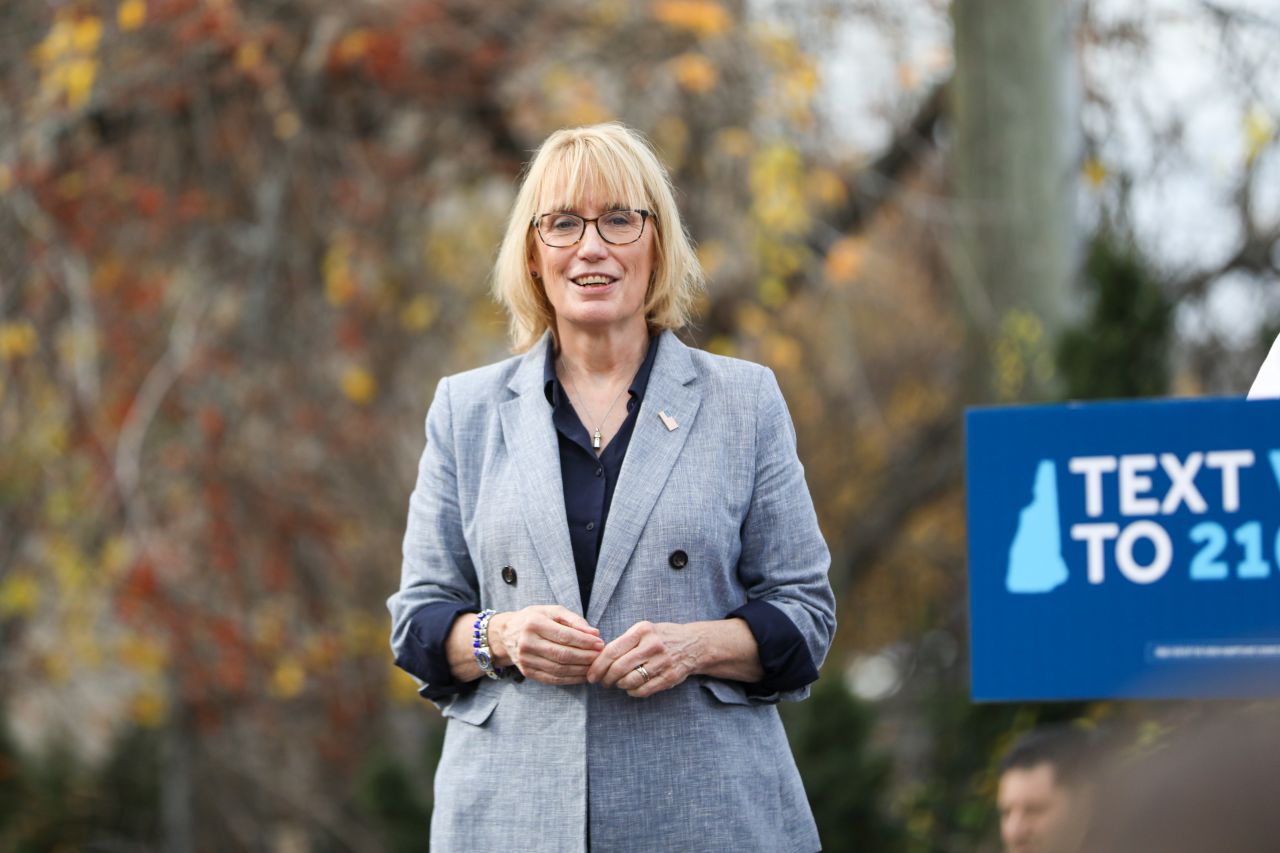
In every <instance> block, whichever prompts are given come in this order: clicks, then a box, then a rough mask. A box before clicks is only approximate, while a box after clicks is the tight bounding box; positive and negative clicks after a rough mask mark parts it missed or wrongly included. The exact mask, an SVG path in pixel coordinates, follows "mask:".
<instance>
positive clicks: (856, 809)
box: [783, 673, 903, 853]
mask: <svg viewBox="0 0 1280 853" xmlns="http://www.w3.org/2000/svg"><path fill="white" fill-rule="evenodd" d="M783 720H784V722H785V723H786V724H787V735H788V738H789V739H790V741H791V749H792V752H793V753H794V754H795V758H796V764H797V766H799V768H800V773H801V774H802V775H803V776H804V783H805V791H806V793H807V794H808V795H809V803H810V805H811V806H812V808H813V816H814V818H815V820H817V822H818V833H819V835H820V836H821V838H822V849H823V850H826V851H829V853H841V852H842V851H852V850H857V851H891V850H900V849H902V840H903V835H902V828H901V827H900V826H898V825H897V824H896V823H895V822H894V821H893V819H892V818H890V817H889V816H888V813H887V808H886V806H887V803H886V802H885V800H886V797H887V796H888V792H889V782H890V777H891V773H892V765H891V762H890V759H889V757H888V756H887V755H883V754H879V753H877V752H875V751H874V747H873V746H872V743H871V737H872V729H873V720H874V715H873V714H872V713H871V711H870V709H869V708H867V707H866V706H864V705H861V704H859V703H858V702H857V701H856V700H855V699H854V698H853V697H852V696H851V695H849V691H848V690H847V689H846V687H845V685H844V683H843V681H842V680H841V678H840V677H839V674H838V673H828V674H827V675H825V676H824V677H822V678H821V679H819V680H818V682H817V684H815V685H814V686H813V691H812V694H811V695H810V697H809V699H808V701H806V702H803V703H800V704H798V705H787V706H784V708H783Z"/></svg>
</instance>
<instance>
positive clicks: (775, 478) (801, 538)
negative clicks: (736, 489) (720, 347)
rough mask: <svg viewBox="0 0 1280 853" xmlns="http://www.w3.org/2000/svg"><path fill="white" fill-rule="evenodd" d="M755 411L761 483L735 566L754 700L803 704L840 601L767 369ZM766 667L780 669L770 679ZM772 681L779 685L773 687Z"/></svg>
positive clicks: (777, 390)
mask: <svg viewBox="0 0 1280 853" xmlns="http://www.w3.org/2000/svg"><path fill="white" fill-rule="evenodd" d="M755 410H756V437H755V455H756V480H755V483H754V487H753V490H752V496H751V505H750V508H749V509H748V511H747V515H746V518H745V520H744V521H743V525H742V533H741V536H742V556H741V558H740V560H739V562H738V577H739V580H740V581H741V583H742V584H743V586H744V588H745V589H746V593H747V600H748V606H749V607H752V610H751V611H749V616H744V617H743V618H745V619H746V621H747V624H748V626H750V627H751V630H752V633H753V634H755V635H756V641H757V643H758V644H760V646H761V664H762V665H764V666H765V679H766V682H761V683H760V684H757V685H755V686H754V687H753V688H752V690H751V693H752V694H753V695H756V696H758V695H759V694H762V693H772V694H776V697H774V698H773V701H776V700H777V699H784V700H799V699H803V698H805V697H806V696H808V693H809V688H808V684H809V683H812V681H813V680H815V679H816V677H817V670H818V667H820V666H822V662H823V660H825V659H826V655H827V650H828V649H829V648H830V645H831V640H832V637H833V636H834V635H835V627H836V620H835V596H834V595H833V594H832V591H831V584H830V582H829V580H828V577H827V573H828V570H829V569H830V567H831V554H830V551H828V549H827V543H826V541H825V540H824V539H823V537H822V531H821V530H820V529H819V528H818V517H817V513H816V512H815V511H814V508H813V499H812V498H811V497H810V496H809V488H808V485H807V484H806V483H805V479H804V466H803V465H801V464H800V458H799V456H797V454H796V434H795V428H794V426H793V425H792V423H791V415H790V414H789V413H788V411H787V405H786V402H785V400H783V397H782V391H781V389H780V388H779V387H778V382H777V380H776V379H775V378H774V375H773V371H771V370H769V369H767V368H765V369H763V370H762V371H761V374H760V382H759V385H758V390H757V398H756V406H755ZM757 603H764V604H767V605H769V606H771V607H772V608H773V609H774V610H776V611H777V612H778V614H779V615H780V616H781V617H782V619H783V620H784V622H785V623H789V628H788V627H787V625H786V624H784V622H780V621H777V620H776V619H773V618H771V617H768V616H761V615H760V614H763V613H766V612H767V611H764V610H763V609H760V608H759V607H758V604H757ZM762 638H763V642H761V640H762ZM775 656H776V657H775ZM806 657H807V659H808V666H807V667H805V666H804V662H805V659H806ZM766 660H767V661H768V663H773V664H776V665H777V669H776V670H774V671H771V670H770V669H769V666H768V663H767V662H766ZM802 676H803V677H802ZM774 677H777V678H778V681H777V682H771V681H770V680H771V679H773V678H774ZM801 682H803V683H801ZM768 687H773V688H774V690H772V691H770V690H768V689H765V688H768ZM760 698H761V700H762V701H769V700H767V699H764V698H763V697H760Z"/></svg>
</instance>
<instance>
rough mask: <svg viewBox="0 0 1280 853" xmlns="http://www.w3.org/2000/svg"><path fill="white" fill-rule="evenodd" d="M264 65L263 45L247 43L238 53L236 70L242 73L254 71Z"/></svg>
mask: <svg viewBox="0 0 1280 853" xmlns="http://www.w3.org/2000/svg"><path fill="white" fill-rule="evenodd" d="M261 64H262V45H261V44H259V43H258V42H256V41H247V42H245V43H244V44H242V45H240V49H239V50H237V51H236V68H239V69H240V70H241V71H252V70H253V69H255V68H257V67H258V66H259V65H261Z"/></svg>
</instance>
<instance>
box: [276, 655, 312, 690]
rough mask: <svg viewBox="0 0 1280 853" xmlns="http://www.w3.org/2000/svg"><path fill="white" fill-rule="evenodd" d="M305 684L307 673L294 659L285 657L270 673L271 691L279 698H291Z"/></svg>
mask: <svg viewBox="0 0 1280 853" xmlns="http://www.w3.org/2000/svg"><path fill="white" fill-rule="evenodd" d="M306 686H307V673H306V670H304V669H303V668H302V665H301V664H299V663H298V662H297V661H296V660H293V659H292V658H286V659H285V660H283V661H281V662H280V663H279V665H277V666H276V671H275V672H273V673H272V674H271V692H272V694H274V695H275V696H278V697H279V698H281V699H292V698H293V697H295V696H297V695H298V694H299V693H301V692H302V690H303V688H304V687H306Z"/></svg>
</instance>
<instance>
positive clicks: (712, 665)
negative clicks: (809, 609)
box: [587, 619, 764, 699]
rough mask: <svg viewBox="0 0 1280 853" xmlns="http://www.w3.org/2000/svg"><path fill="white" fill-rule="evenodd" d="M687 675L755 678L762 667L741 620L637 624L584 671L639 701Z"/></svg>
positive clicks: (678, 682) (589, 679)
mask: <svg viewBox="0 0 1280 853" xmlns="http://www.w3.org/2000/svg"><path fill="white" fill-rule="evenodd" d="M641 666H643V667H644V674H642V673H641V670H640V669H639V667H641ZM645 674H647V675H648V676H649V677H648V678H647V679H646V678H645ZM691 675H712V676H715V677H717V678H727V679H732V680H735V681H746V682H753V681H759V680H760V679H761V678H762V677H763V676H764V670H763V669H762V668H761V666H760V654H759V649H758V647H757V646H756V640H755V637H754V636H753V635H752V634H751V629H750V628H748V627H747V623H746V622H744V621H743V620H741V619H720V620H717V621H713V622H689V623H687V624H684V625H680V624H676V623H674V622H659V623H657V624H655V623H653V622H637V623H636V624H634V625H632V626H631V627H630V628H628V629H627V630H626V632H625V633H623V634H622V635H621V636H620V637H618V638H617V639H615V640H614V641H613V642H611V643H609V644H608V645H607V646H605V647H604V650H603V651H602V652H600V655H599V657H597V658H596V660H595V662H594V663H593V664H591V668H590V669H589V670H588V671H587V680H588V681H590V682H591V683H592V684H599V685H601V686H602V687H619V688H621V689H623V690H625V691H627V694H628V695H630V696H634V697H635V698H637V699H643V698H645V697H647V696H652V695H653V694H655V693H660V692H662V691H663V690H670V689H671V688H672V687H675V686H677V685H679V684H681V683H683V682H684V680H685V679H686V678H688V677H689V676H691Z"/></svg>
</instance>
